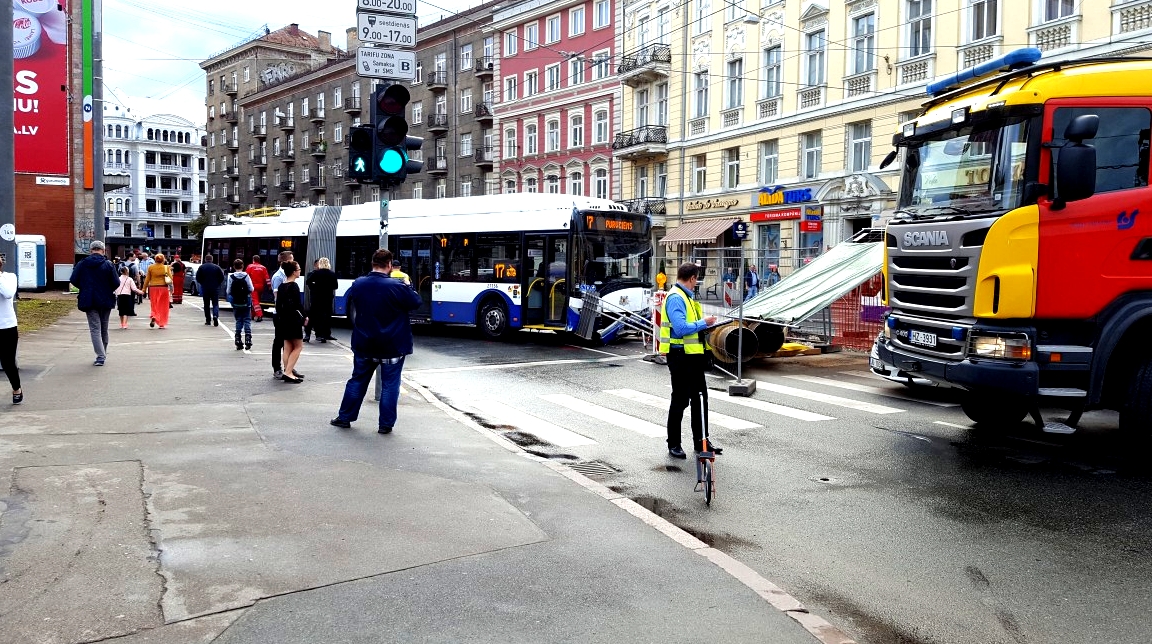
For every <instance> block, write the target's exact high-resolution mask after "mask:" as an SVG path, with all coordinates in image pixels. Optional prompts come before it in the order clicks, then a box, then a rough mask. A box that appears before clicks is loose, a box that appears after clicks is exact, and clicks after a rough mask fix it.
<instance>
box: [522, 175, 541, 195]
mask: <svg viewBox="0 0 1152 644" xmlns="http://www.w3.org/2000/svg"><path fill="white" fill-rule="evenodd" d="M524 192H539V190H538V189H537V185H536V177H527V178H525V179H524Z"/></svg>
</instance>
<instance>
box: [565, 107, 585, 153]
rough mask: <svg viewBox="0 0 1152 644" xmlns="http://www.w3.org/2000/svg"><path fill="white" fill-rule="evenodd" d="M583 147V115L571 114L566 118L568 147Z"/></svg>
mask: <svg viewBox="0 0 1152 644" xmlns="http://www.w3.org/2000/svg"><path fill="white" fill-rule="evenodd" d="M583 146H584V115H583V114H573V115H572V116H570V117H568V147H570V148H579V147H583Z"/></svg>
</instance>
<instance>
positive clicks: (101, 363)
mask: <svg viewBox="0 0 1152 644" xmlns="http://www.w3.org/2000/svg"><path fill="white" fill-rule="evenodd" d="M92 366H94V367H103V366H104V358H96V362H93V363H92Z"/></svg>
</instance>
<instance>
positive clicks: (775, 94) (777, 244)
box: [613, 0, 1152, 274]
mask: <svg viewBox="0 0 1152 644" xmlns="http://www.w3.org/2000/svg"><path fill="white" fill-rule="evenodd" d="M623 9H624V10H623V14H624V16H625V21H624V23H623V25H622V26H621V29H620V34H619V37H620V39H621V43H622V44H621V48H622V51H623V52H624V56H623V58H622V64H621V65H620V66H619V67H618V71H617V73H618V75H619V76H620V78H621V81H622V83H623V85H624V91H623V97H622V101H621V111H622V113H621V115H620V116H621V118H620V120H619V122H620V123H621V132H620V133H619V134H618V135H617V138H616V141H615V143H614V146H613V148H614V154H615V155H616V157H617V158H618V159H620V160H621V161H622V164H621V165H622V169H621V173H622V177H621V179H622V192H623V198H624V199H626V200H628V199H632V200H636V201H635V202H634V203H639V204H642V205H643V206H644V207H645V208H647V209H648V210H649V211H651V212H654V217H655V222H654V223H655V224H656V225H657V226H662V227H663V231H662V232H661V231H660V230H659V229H657V240H658V242H659V247H658V253H662V254H663V255H665V256H666V257H667V258H668V259H669V261H670V262H675V261H679V260H681V259H687V258H689V257H690V256H693V255H694V254H696V255H698V254H699V253H698V252H697V251H694V249H698V248H723V247H741V248H743V249H745V251H746V256H747V257H755V258H756V259H755V262H756V264H757V267H758V268H759V270H760V271H761V273H762V274H763V272H764V271H765V270H766V269H767V267H768V266H769V265H771V264H778V265H779V267H780V270H781V272H784V273H786V272H787V270H789V269H790V268H794V267H796V266H799V265H801V264H802V263H803V262H804V261H805V259H806V258H808V257H811V256H813V255H816V254H819V253H820V252H822V251H823V250H825V249H826V248H828V247H830V246H832V245H834V244H836V243H839V242H841V241H844V240H846V239H848V238H850V237H851V236H852V235H853V234H854V233H855V232H857V231H859V230H861V229H863V228H866V227H870V226H877V225H881V224H882V223H883V222H884V221H885V220H886V219H887V218H888V217H889V216H890V215H891V213H892V211H893V210H894V209H895V207H896V191H897V190H898V188H899V164H898V163H896V164H893V165H891V166H889V167H888V168H887V169H884V170H881V169H880V167H879V165H880V163H881V161H882V160H883V159H884V157H885V155H887V154H888V153H889V152H890V151H891V150H892V149H893V148H892V146H891V137H892V135H893V134H895V133H896V131H897V130H898V128H899V125H900V124H901V123H902V122H903V121H904V120H907V119H909V118H914V117H915V116H916V115H917V114H918V112H919V108H920V105H921V104H922V103H923V102H924V101H925V100H927V98H928V96H927V93H926V88H927V85H928V84H929V83H931V82H933V81H934V80H939V79H941V78H944V77H947V76H949V75H951V74H954V73H956V72H957V71H958V70H960V69H965V68H968V67H971V66H974V65H977V64H980V63H982V62H986V61H988V60H991V59H993V58H996V57H999V56H1002V55H1004V54H1006V53H1008V52H1010V51H1012V50H1015V49H1019V48H1021V47H1036V48H1039V49H1040V50H1041V51H1042V52H1043V59H1042V60H1060V59H1071V58H1081V57H1088V56H1116V55H1130V54H1136V53H1139V52H1143V51H1146V50H1147V49H1149V48H1152V41H1150V40H1149V36H1150V35H1152V1H1149V0H1138V1H1134V0H1124V1H1116V0H1075V1H1074V0H1013V1H1012V2H1007V1H1006V0H946V1H938V0H851V1H848V2H844V1H841V0H826V1H824V2H813V1H801V0H784V1H776V2H773V1H771V0H762V2H761V3H760V4H757V3H756V0H732V1H730V2H729V1H727V0H691V1H690V2H687V3H683V4H680V3H675V2H668V1H666V0H637V1H633V2H628V3H626V4H625V5H624V8H623ZM737 221H740V222H744V225H745V227H746V230H747V238H746V239H744V240H740V239H738V238H737V237H734V236H733V232H732V224H733V223H734V222H737Z"/></svg>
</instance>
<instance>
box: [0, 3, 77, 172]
mask: <svg viewBox="0 0 1152 644" xmlns="http://www.w3.org/2000/svg"><path fill="white" fill-rule="evenodd" d="M12 5H13V7H12V13H13V17H12V57H13V74H12V81H13V83H12V98H13V113H12V120H13V126H14V127H13V130H14V134H15V138H16V144H15V148H16V149H15V153H16V154H15V156H16V172H27V173H35V174H64V175H66V174H69V171H68V91H67V88H68V18H67V10H68V6H67V0H13V2H12Z"/></svg>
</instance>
